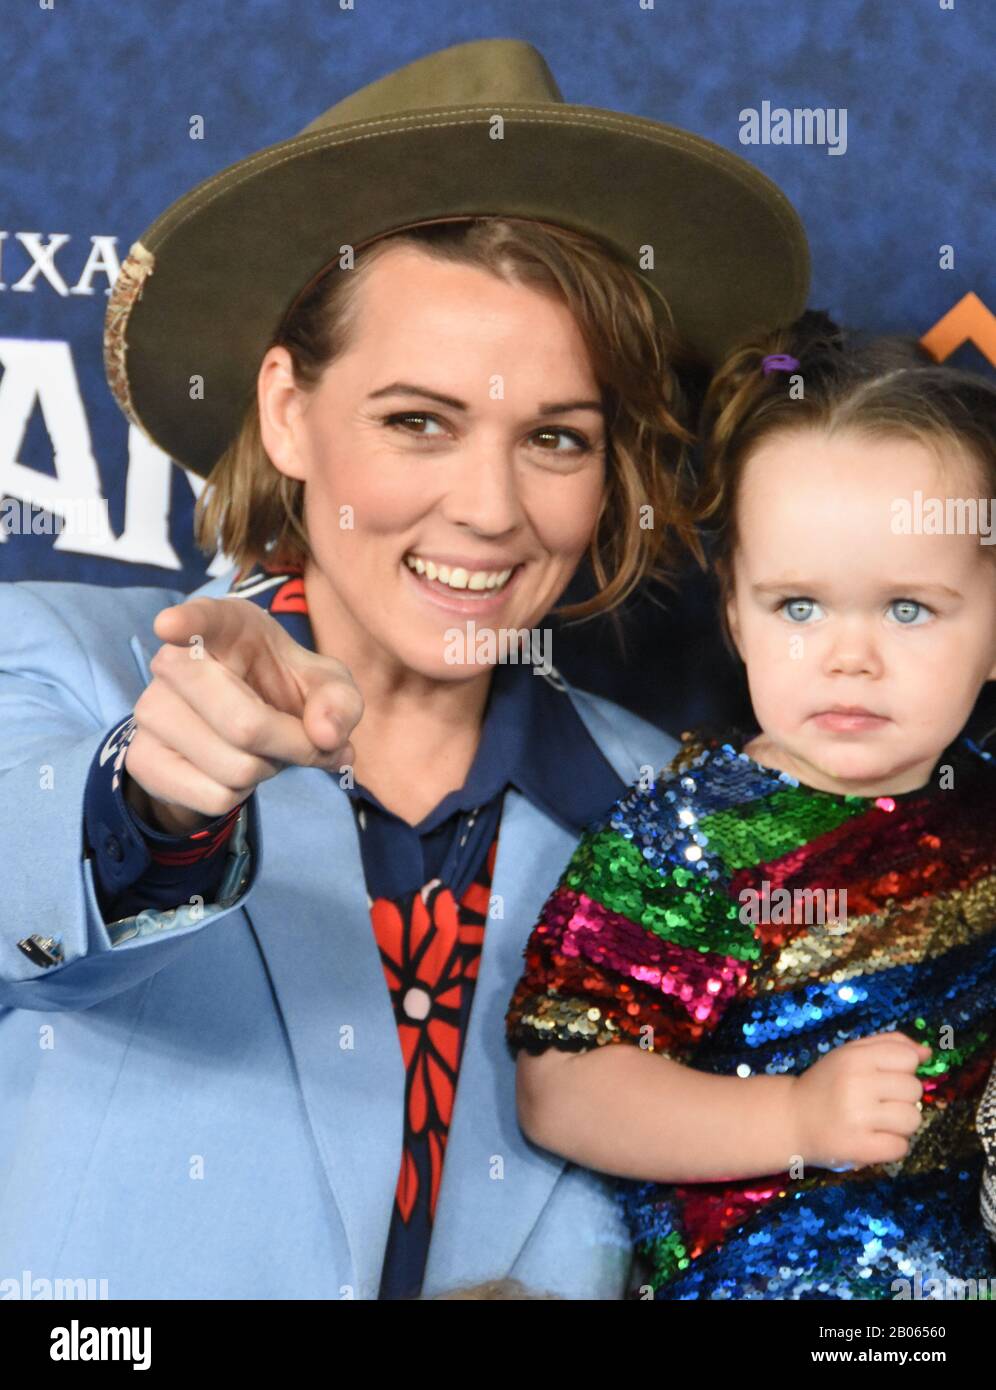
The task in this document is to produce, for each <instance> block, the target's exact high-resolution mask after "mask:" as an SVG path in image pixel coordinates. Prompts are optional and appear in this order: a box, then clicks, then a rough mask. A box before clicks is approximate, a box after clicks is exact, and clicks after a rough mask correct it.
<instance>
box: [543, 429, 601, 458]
mask: <svg viewBox="0 0 996 1390" xmlns="http://www.w3.org/2000/svg"><path fill="white" fill-rule="evenodd" d="M558 437H559V438H560V439H567V440H570V442H571V443H572V444H573V445H574V449H573V450H569V449H556V448H554V449H548V448H546V446H545V445H543V446H541V448H542V450H543V452H544V453H547V454H564V453H571V452H580V453H587V451H588V450H589V449H590V448H591V445H590V444H589V442H588V440H587V439H585V437H584V435H583V434H575V433H574V431H573V430H562V429H542V430H537V431H536V433H535V435H534V436H533V438H534V439H557V438H558Z"/></svg>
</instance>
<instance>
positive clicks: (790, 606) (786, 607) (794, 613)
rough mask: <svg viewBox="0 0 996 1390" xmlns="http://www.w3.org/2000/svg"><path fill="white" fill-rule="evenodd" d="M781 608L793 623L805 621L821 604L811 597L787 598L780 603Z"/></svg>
mask: <svg viewBox="0 0 996 1390" xmlns="http://www.w3.org/2000/svg"><path fill="white" fill-rule="evenodd" d="M779 608H780V609H781V611H782V612H783V613H784V614H785V616H786V617H787V618H788V620H789V622H792V623H804V622H807V621H808V620H809V619H810V618H811V617H813V615H814V613H815V612H816V610H817V609H818V608H819V604H818V603H817V602H816V600H815V599H811V598H787V599H784V600H783V601H782V602H781V603H780V604H779Z"/></svg>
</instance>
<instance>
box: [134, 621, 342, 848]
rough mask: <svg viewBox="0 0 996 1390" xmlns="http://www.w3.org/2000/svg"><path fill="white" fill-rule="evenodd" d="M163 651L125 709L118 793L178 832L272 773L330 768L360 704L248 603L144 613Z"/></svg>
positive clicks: (338, 672) (338, 763)
mask: <svg viewBox="0 0 996 1390" xmlns="http://www.w3.org/2000/svg"><path fill="white" fill-rule="evenodd" d="M154 631H155V633H156V636H157V637H159V638H161V639H162V641H163V644H164V645H163V646H162V647H160V648H159V650H158V651H157V652H156V653H155V655H154V656H153V657H152V660H151V662H150V663H149V668H150V670H151V672H152V676H153V679H152V680H151V681H150V683H149V684H148V686H146V688H145V690H144V691H143V692H142V694H141V695H140V696H139V699H138V702H137V703H136V705H135V710H134V715H135V726H136V727H135V732H134V734H133V736H132V739H131V742H130V743H129V745H128V749H127V752H126V754H125V761H124V769H125V771H126V772H127V777H126V778H125V796H126V798H127V800H128V801H129V803H130V804H131V805H132V806H133V807H134V809H135V810H136V811H137V812H138V814H139V815H140V816H142V817H143V819H145V820H148V821H149V823H150V824H152V825H156V826H158V828H159V829H161V830H163V831H165V832H167V833H168V834H173V835H187V834H190V833H192V832H193V831H195V830H198V829H200V828H201V827H202V826H203V825H205V824H207V823H208V822H209V821H211V820H213V819H215V818H216V817H217V816H221V815H224V814H225V813H226V812H228V811H230V810H232V809H233V808H234V807H235V806H238V805H239V804H240V803H241V802H243V801H245V800H246V799H247V798H248V797H249V796H250V795H251V794H252V792H253V791H254V789H255V788H256V786H257V785H258V784H259V783H260V782H262V781H265V779H266V778H268V777H274V776H276V774H277V773H278V772H280V771H281V770H282V769H283V768H284V767H287V766H288V765H290V764H294V765H296V766H300V767H322V768H326V769H327V770H329V771H338V769H339V768H340V767H342V766H343V765H344V764H347V763H349V762H350V761H351V760H352V757H353V748H352V745H351V744H350V743H349V735H350V732H351V731H352V729H353V727H354V726H355V725H356V723H357V721H358V720H359V718H360V716H361V714H362V713H363V699H362V697H361V695H360V692H359V690H358V689H357V688H356V685H355V683H354V681H353V678H352V676H351V675H350V674H349V671H348V670H347V669H346V667H345V666H344V665H343V664H342V662H341V661H336V660H335V658H334V657H330V656H321V655H319V654H318V653H317V652H312V651H308V650H307V649H306V648H304V647H302V646H300V644H299V643H297V642H295V641H294V640H293V638H291V637H289V636H288V634H287V633H286V632H285V631H284V629H283V628H282V627H281V626H280V624H279V623H278V622H277V621H276V619H275V618H273V617H271V616H270V614H269V613H266V612H265V611H264V610H263V609H262V608H259V607H257V606H256V604H254V603H250V602H249V600H248V599H241V598H226V599H213V598H195V599H190V600H189V601H188V602H186V603H178V604H174V605H172V606H171V607H169V608H164V609H162V611H161V612H160V613H158V614H157V615H156V620H155V624H154Z"/></svg>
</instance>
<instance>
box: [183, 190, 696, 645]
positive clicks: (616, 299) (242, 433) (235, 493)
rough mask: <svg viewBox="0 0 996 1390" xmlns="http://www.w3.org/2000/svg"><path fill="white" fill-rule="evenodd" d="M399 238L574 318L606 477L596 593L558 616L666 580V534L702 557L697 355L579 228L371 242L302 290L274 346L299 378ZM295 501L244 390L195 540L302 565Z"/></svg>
mask: <svg viewBox="0 0 996 1390" xmlns="http://www.w3.org/2000/svg"><path fill="white" fill-rule="evenodd" d="M399 245H411V246H414V247H416V248H418V249H420V250H422V251H424V252H426V253H427V254H428V255H431V256H434V257H438V258H440V259H443V260H447V261H457V262H461V263H463V264H467V265H475V266H480V267H482V268H484V269H486V270H488V271H490V272H492V273H493V274H495V275H497V276H499V277H500V278H502V279H504V280H506V281H508V282H515V283H522V284H527V285H530V286H535V287H536V288H538V289H542V290H546V291H549V292H554V293H556V294H558V295H559V296H560V297H561V298H562V299H563V301H564V302H565V303H566V304H567V306H568V307H569V309H570V310H571V312H572V314H573V315H574V318H575V320H576V322H577V324H578V328H579V331H580V333H581V335H582V337H583V339H584V342H585V344H586V346H587V349H588V352H589V354H590V359H591V363H592V369H593V371H594V373H595V376H596V379H597V380H598V382H599V385H600V388H601V391H602V397H603V402H604V405H605V410H606V421H607V425H608V448H607V459H606V464H607V485H606V488H605V494H604V497H603V501H602V507H601V511H600V514H599V517H598V520H597V523H596V526H595V530H594V532H593V535H592V540H591V543H590V546H589V551H588V556H589V559H590V562H591V567H592V572H593V574H594V578H595V581H596V584H597V592H596V593H595V594H594V596H593V597H591V598H589V599H586V600H585V601H584V602H581V603H576V604H571V605H566V606H564V607H562V608H560V609H558V610H555V611H556V612H557V613H558V614H559V615H560V616H561V617H564V618H585V617H592V616H594V615H595V614H596V613H600V612H608V611H609V610H611V609H614V608H616V607H618V605H620V604H621V603H622V602H623V601H624V600H625V599H626V598H627V597H628V596H629V595H630V594H631V593H632V592H633V590H634V589H635V588H636V587H637V586H638V585H639V584H641V583H642V582H643V581H644V580H648V579H649V580H657V581H662V582H664V583H665V584H668V585H669V586H671V587H673V586H674V569H673V566H672V563H671V561H672V555H671V550H672V541H674V542H676V543H677V544H676V547H675V548H684V550H685V551H686V552H690V553H691V554H692V555H694V556H695V558H696V559H697V560H698V561H699V563H700V564H703V563H704V557H703V554H702V550H701V546H700V544H699V540H698V534H697V532H696V529H695V525H694V520H693V516H692V511H691V498H692V492H693V480H692V475H691V468H690V463H689V445H690V444H691V442H692V439H693V436H692V434H691V433H690V432H689V430H688V428H687V425H686V424H685V423H684V417H685V416H686V415H687V411H688V406H687V400H686V395H685V392H684V390H683V388H682V385H681V370H682V367H683V365H685V364H687V365H688V366H689V367H690V368H693V366H694V363H693V360H692V359H691V358H690V357H688V356H686V353H685V349H684V348H683V346H682V344H681V342H680V339H679V336H678V335H677V333H676V332H675V331H674V329H673V327H672V326H671V325H670V323H669V322H668V316H667V311H666V307H662V302H660V303H658V302H656V301H655V300H654V299H653V298H652V297H651V296H650V295H649V294H648V292H647V288H646V286H645V285H644V283H643V281H642V280H641V279H640V277H639V276H638V275H637V274H636V272H635V271H633V270H632V269H631V268H630V267H629V266H628V265H626V264H624V263H623V262H622V261H621V260H620V259H619V258H618V257H617V256H615V254H614V253H613V252H611V251H610V250H609V249H608V248H605V247H603V246H601V245H600V244H598V243H597V242H595V241H593V240H592V239H591V238H589V237H587V236H582V235H580V234H578V233H575V232H571V231H568V230H567V229H566V228H561V227H553V226H550V225H548V224H546V223H539V222H534V221H529V220H519V219H515V218H506V217H501V218H499V217H475V218H465V219H452V220H446V221H436V222H432V223H428V224H423V225H419V226H416V227H414V228H406V229H403V230H401V231H398V232H394V233H390V234H389V235H387V236H383V237H380V238H378V239H377V240H375V241H373V242H371V243H369V244H368V245H367V246H365V247H362V248H359V249H358V250H357V251H356V254H355V260H354V263H353V267H352V268H350V267H349V265H348V264H347V265H346V266H345V267H344V266H342V265H341V264H340V261H339V260H338V259H337V260H336V261H335V262H333V263H332V264H331V265H330V266H326V267H323V269H322V271H320V272H319V273H318V274H317V275H316V276H315V277H313V279H312V281H311V282H310V283H309V284H308V285H306V286H305V287H304V289H303V290H302V291H301V293H300V294H299V295H298V297H297V299H296V300H295V302H294V304H293V305H291V306H290V308H289V310H288V312H287V314H286V315H285V318H284V322H283V323H282V325H281V326H280V328H279V329H278V331H277V333H276V335H275V337H274V339H273V342H272V343H271V344H270V346H283V347H286V348H287V350H288V351H289V353H290V355H291V358H292V360H293V364H294V375H295V380H296V382H297V384H298V386H299V387H301V388H302V389H305V390H312V389H314V388H315V387H316V386H317V384H318V382H319V379H320V378H321V376H322V373H323V372H324V370H325V368H326V367H327V366H328V365H329V364H330V363H331V362H333V361H335V359H336V358H337V357H338V356H339V355H340V354H341V353H342V352H344V351H345V349H346V347H347V345H348V343H349V341H350V334H351V330H352V328H353V325H354V323H355V321H356V316H357V296H358V292H359V288H360V286H361V284H362V281H363V279H364V276H365V275H366V274H367V273H368V272H369V270H370V267H371V266H372V265H374V264H375V263H376V261H377V260H378V258H379V257H380V256H382V255H383V254H384V253H385V251H387V250H388V249H389V248H390V247H391V246H399ZM347 271H348V273H347ZM303 495H304V484H303V483H301V482H300V481H298V480H297V479H293V478H289V477H287V476H286V475H285V474H283V473H281V472H280V471H279V470H278V469H276V468H275V467H274V466H273V464H272V463H271V461H270V459H269V458H268V456H267V454H266V452H265V450H264V448H263V444H262V440H261V438H260V425H259V410H258V404H257V401H256V398H255V394H254V395H253V399H252V400H250V401H249V402H248V403H247V405H246V409H245V413H244V417H243V422H242V425H241V428H240V429H239V432H238V434H237V435H236V437H235V439H234V440H233V441H232V443H231V444H230V445H229V446H228V448H227V449H226V450H225V452H224V454H223V455H222V456H221V458H220V459H219V460H218V462H217V464H216V465H215V467H214V469H213V471H212V473H211V478H210V482H209V484H208V486H207V487H206V488H205V489H204V490H203V491H202V493H201V495H200V497H199V498H198V502H197V506H196V508H195V513H194V524H195V533H196V537H197V541H198V544H199V545H200V547H201V549H202V550H204V551H205V552H206V553H208V554H213V553H214V551H215V549H217V548H219V547H220V548H221V549H222V550H223V552H224V554H226V555H227V556H228V557H229V558H230V559H231V560H233V561H234V563H236V564H237V565H238V566H239V568H240V570H245V569H247V568H249V567H250V566H252V565H253V564H255V563H257V562H259V561H262V560H265V561H266V562H267V563H268V564H276V565H282V566H292V567H295V568H297V567H301V566H303V564H304V561H305V559H306V558H307V557H308V556H309V554H310V548H309V544H308V537H307V533H306V529H305V523H304V516H303ZM648 520H649V522H650V524H649V525H647V524H645V523H646V522H647V521H648Z"/></svg>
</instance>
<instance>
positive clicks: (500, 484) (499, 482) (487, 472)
mask: <svg viewBox="0 0 996 1390" xmlns="http://www.w3.org/2000/svg"><path fill="white" fill-rule="evenodd" d="M442 510H443V513H444V515H445V517H446V519H447V521H449V522H451V523H452V524H453V525H454V526H465V527H468V528H469V529H471V530H473V531H476V532H477V533H478V534H479V535H482V536H503V535H506V534H507V533H508V532H509V531H512V530H514V529H515V528H516V526H518V525H519V524H520V523H521V521H522V517H523V507H522V501H521V498H520V496H519V478H518V472H517V470H516V467H515V459H514V458H513V456H512V453H511V451H510V450H507V449H504V448H503V447H502V446H501V445H498V444H495V445H493V446H487V447H483V446H482V447H479V448H469V449H468V450H467V451H466V453H464V454H463V455H462V456H461V457H460V458H458V459H457V460H455V462H454V467H453V469H452V471H451V473H450V475H449V479H448V486H447V489H446V494H445V497H444V498H443V502H442Z"/></svg>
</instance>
